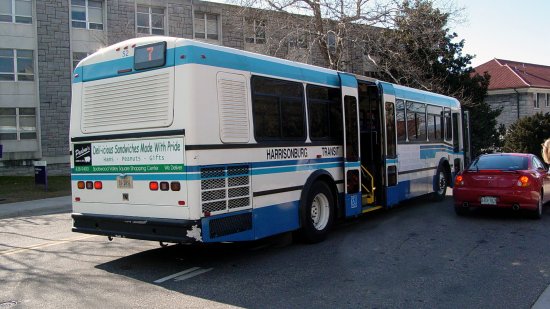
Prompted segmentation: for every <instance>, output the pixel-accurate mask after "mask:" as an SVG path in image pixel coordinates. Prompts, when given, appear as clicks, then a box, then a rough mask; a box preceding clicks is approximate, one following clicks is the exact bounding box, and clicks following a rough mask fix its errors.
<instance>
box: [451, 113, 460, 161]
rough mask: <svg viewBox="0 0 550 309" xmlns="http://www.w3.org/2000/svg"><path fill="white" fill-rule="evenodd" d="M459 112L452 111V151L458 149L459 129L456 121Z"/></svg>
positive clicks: (457, 150)
mask: <svg viewBox="0 0 550 309" xmlns="http://www.w3.org/2000/svg"><path fill="white" fill-rule="evenodd" d="M458 117H459V114H458V113H453V151H454V152H459V151H460V144H459V140H460V131H459V129H458V121H459V118H458Z"/></svg>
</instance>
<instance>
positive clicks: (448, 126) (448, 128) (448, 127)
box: [444, 108, 453, 142]
mask: <svg viewBox="0 0 550 309" xmlns="http://www.w3.org/2000/svg"><path fill="white" fill-rule="evenodd" d="M444 115H445V116H444V118H445V141H447V142H450V141H452V140H453V124H452V122H451V110H450V109H449V108H445V112H444Z"/></svg>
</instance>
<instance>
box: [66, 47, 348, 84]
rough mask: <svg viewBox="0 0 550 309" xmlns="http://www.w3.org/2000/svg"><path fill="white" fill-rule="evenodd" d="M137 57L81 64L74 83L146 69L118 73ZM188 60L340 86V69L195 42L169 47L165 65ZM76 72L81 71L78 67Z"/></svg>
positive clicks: (187, 62) (178, 63) (127, 67)
mask: <svg viewBox="0 0 550 309" xmlns="http://www.w3.org/2000/svg"><path fill="white" fill-rule="evenodd" d="M174 53H175V55H174ZM181 55H185V57H184V58H183V59H182V58H181V57H180V56H181ZM203 56H204V57H203ZM133 59H134V57H127V58H121V59H114V60H110V61H105V62H100V63H94V64H89V65H85V66H82V67H78V68H77V70H79V72H80V71H81V73H82V74H80V73H79V77H78V78H74V79H73V83H78V82H83V81H84V82H86V81H93V80H98V79H105V78H110V77H116V76H122V75H129V74H134V73H139V72H142V71H141V70H140V71H135V70H132V71H131V72H128V73H122V74H119V73H118V71H119V70H124V69H129V68H133V67H134V60H133ZM174 59H175V60H174ZM185 64H202V65H208V66H214V67H220V68H227V69H234V70H243V71H250V72H252V73H257V74H264V75H271V76H278V77H283V78H288V79H295V80H300V81H307V82H311V83H317V84H323V85H330V86H334V87H339V86H340V79H339V77H338V74H337V73H336V72H329V71H328V70H327V71H325V70H324V69H322V68H319V70H315V69H314V68H307V67H305V66H303V65H300V64H292V63H288V64H287V63H283V62H282V61H281V62H278V61H273V60H267V59H261V58H256V57H251V56H248V55H241V54H236V53H231V52H226V51H221V50H216V49H211V48H205V47H200V46H193V45H186V46H181V47H177V48H176V49H174V48H169V49H167V50H166V64H165V65H164V67H163V68H166V67H170V66H175V65H176V66H177V65H185ZM155 69H158V68H155ZM144 71H145V70H144ZM75 73H77V72H76V71H75ZM350 78H351V77H350ZM345 85H346V86H348V87H353V85H355V88H356V87H357V82H355V83H352V82H351V81H347V79H346V83H345Z"/></svg>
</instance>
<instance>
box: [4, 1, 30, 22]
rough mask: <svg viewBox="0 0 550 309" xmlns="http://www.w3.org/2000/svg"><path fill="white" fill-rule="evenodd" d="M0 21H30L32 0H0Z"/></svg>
mask: <svg viewBox="0 0 550 309" xmlns="http://www.w3.org/2000/svg"><path fill="white" fill-rule="evenodd" d="M0 22H9V23H21V24H30V23H32V0H0Z"/></svg>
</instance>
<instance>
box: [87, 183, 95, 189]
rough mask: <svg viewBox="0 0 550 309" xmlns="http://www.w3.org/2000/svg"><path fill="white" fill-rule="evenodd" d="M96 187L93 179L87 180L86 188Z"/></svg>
mask: <svg viewBox="0 0 550 309" xmlns="http://www.w3.org/2000/svg"><path fill="white" fill-rule="evenodd" d="M93 188H94V183H93V181H86V189H88V190H92V189H93Z"/></svg>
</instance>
